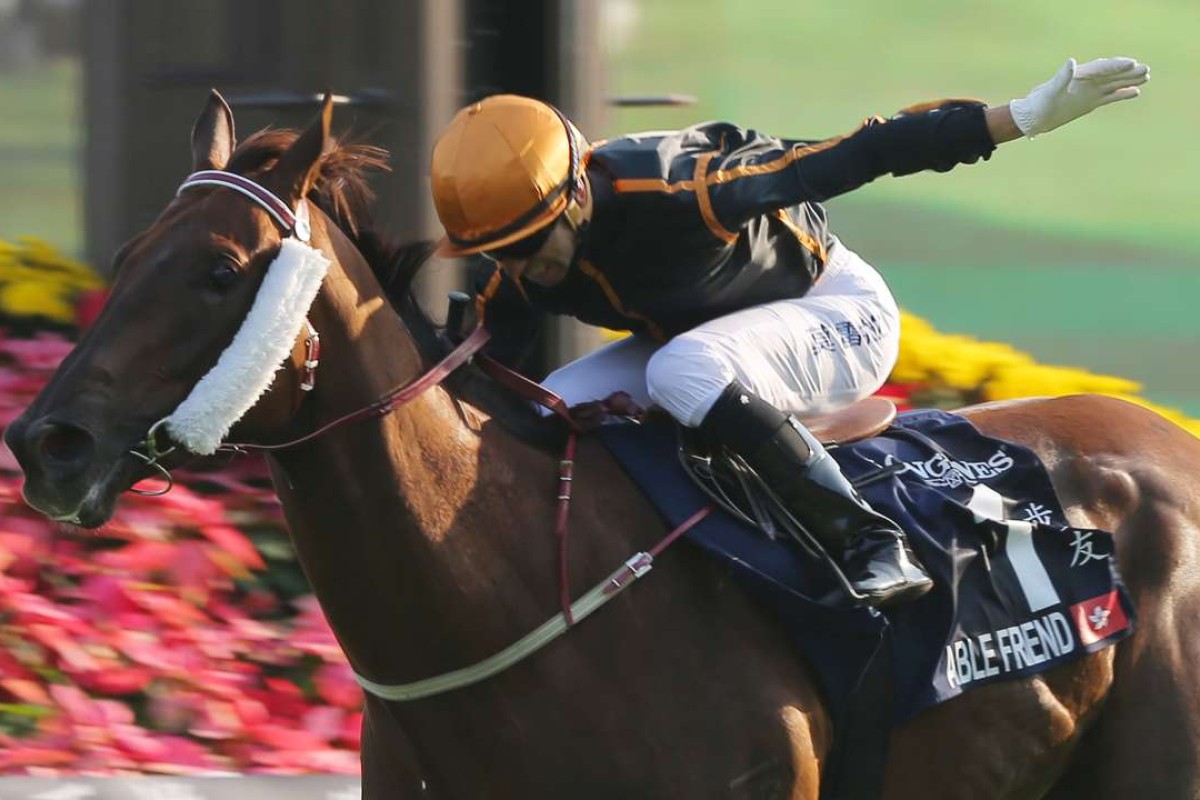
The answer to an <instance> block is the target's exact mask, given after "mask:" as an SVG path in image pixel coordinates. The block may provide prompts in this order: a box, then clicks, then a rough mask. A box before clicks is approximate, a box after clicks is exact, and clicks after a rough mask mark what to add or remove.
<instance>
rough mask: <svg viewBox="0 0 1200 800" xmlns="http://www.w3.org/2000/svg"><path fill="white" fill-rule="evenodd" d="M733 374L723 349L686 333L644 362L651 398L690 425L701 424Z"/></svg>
mask: <svg viewBox="0 0 1200 800" xmlns="http://www.w3.org/2000/svg"><path fill="white" fill-rule="evenodd" d="M734 377H736V373H735V372H734V370H733V365H732V364H730V363H729V360H728V357H727V356H726V355H725V354H724V353H722V352H720V351H718V350H717V349H716V348H713V347H711V346H710V345H708V344H706V343H705V342H704V341H703V340H702V339H698V338H695V337H690V336H688V334H686V333H685V334H682V335H680V336H676V337H675V338H674V339H672V340H671V341H669V342H668V343H667V344H665V345H663V346H662V347H661V348H659V350H658V352H656V353H655V354H654V355H653V356H652V357H651V358H650V362H649V363H648V364H647V365H646V388H647V389H648V390H649V392H650V398H651V399H652V400H653V401H654V402H655V403H656V404H657V405H659V406H661V407H662V408H663V409H665V410H666V411H667V413H669V414H670V415H671V416H673V417H674V418H675V419H677V420H678V421H679V422H681V423H683V424H684V425H687V426H689V427H696V426H697V425H699V424H700V421H701V420H703V419H704V415H705V414H707V413H708V411H709V409H711V408H712V406H713V403H715V402H716V401H717V398H718V397H720V395H721V392H722V390H724V388H725V387H726V386H728V385H729V382H730V381H732V380H733V379H734Z"/></svg>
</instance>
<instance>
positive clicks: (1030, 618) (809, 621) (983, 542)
mask: <svg viewBox="0 0 1200 800" xmlns="http://www.w3.org/2000/svg"><path fill="white" fill-rule="evenodd" d="M599 435H600V437H601V439H602V441H603V442H604V444H605V445H606V446H607V447H608V448H609V450H610V451H611V452H612V453H613V454H614V455H615V456H616V457H617V459H618V460H619V461H620V462H621V464H622V465H623V466H624V468H625V469H626V471H627V472H628V473H629V474H630V475H631V476H632V477H633V479H634V480H636V481H637V482H638V483H639V484H640V485H641V486H642V488H643V490H644V491H645V492H646V493H647V494H648V495H649V496H650V498H651V499H652V500H653V502H654V503H655V504H656V505H657V507H658V509H659V510H660V512H661V513H662V514H663V516H664V517H665V518H666V519H667V521H668V522H669V523H670V524H671V525H672V526H674V525H678V524H679V523H680V522H682V521H683V520H685V519H686V518H688V517H689V516H691V515H692V514H693V513H695V512H696V511H697V510H698V509H700V508H702V507H704V506H705V505H708V504H709V503H710V500H709V499H708V497H707V496H706V495H704V494H703V493H702V492H701V491H700V490H699V489H698V488H697V487H696V486H695V485H694V484H693V483H692V481H691V479H690V478H689V477H688V476H687V475H686V474H685V473H684V471H683V469H682V467H681V466H680V464H679V460H678V456H677V447H678V444H677V438H676V432H675V431H674V429H673V427H672V426H671V425H669V424H666V423H651V424H646V425H632V424H626V425H622V424H617V425H606V426H604V427H602V428H601V429H600V432H599ZM830 452H831V454H832V455H833V456H834V457H835V458H836V459H837V460H838V462H839V463H840V464H841V466H842V469H843V470H844V471H845V473H846V475H847V477H849V478H850V479H851V480H852V481H854V482H855V484H856V485H858V486H859V490H860V491H861V492H862V494H863V496H864V497H865V498H866V499H867V501H868V502H869V503H871V505H872V506H874V507H875V508H876V509H878V510H879V511H880V512H882V513H884V514H887V515H888V516H890V517H891V518H892V519H894V520H896V521H897V522H898V523H899V524H900V525H901V527H903V528H904V530H905V531H907V532H908V534H909V537H910V539H911V541H912V544H913V547H914V548H915V549H916V551H917V554H918V556H919V557H920V559H921V560H922V561H923V562H924V564H925V566H926V567H927V568H928V569H929V571H930V572H931V573H932V574H933V576H934V580H935V581H936V587H935V588H934V590H933V591H932V592H930V593H929V594H928V595H926V596H925V597H923V598H921V599H920V600H917V601H915V602H913V603H909V604H907V605H902V606H899V607H895V608H891V609H888V610H887V612H886V613H881V612H879V611H877V610H875V609H871V608H866V607H851V606H846V605H841V606H831V605H829V604H828V602H826V603H824V604H823V603H820V602H818V601H817V598H826V599H827V598H828V597H829V596H831V595H832V594H834V593H835V592H837V584H836V583H835V582H834V579H833V578H832V576H831V575H830V574H829V573H828V571H827V567H825V566H823V565H821V564H818V563H817V562H816V559H812V558H810V557H809V556H807V555H806V554H805V553H804V552H803V551H802V550H800V548H799V547H798V546H797V545H796V544H795V543H793V542H791V541H790V540H771V539H770V538H768V537H767V536H766V535H765V534H764V533H762V532H761V531H759V530H757V529H755V528H754V527H752V526H750V525H747V524H745V523H743V522H741V521H739V520H735V519H734V518H732V517H731V516H729V515H728V514H725V513H723V512H720V513H714V514H710V515H709V516H708V517H707V518H706V519H705V520H704V521H703V522H701V523H700V524H699V525H698V526H697V527H695V528H693V529H692V530H691V531H690V532H689V533H688V534H687V538H689V539H690V540H691V541H692V542H693V543H695V544H696V545H698V546H700V547H701V548H703V549H704V550H705V551H706V552H708V553H710V554H711V555H713V556H714V557H716V558H718V559H720V560H721V561H722V562H723V563H724V564H726V565H727V568H728V569H729V570H730V572H731V573H732V574H733V575H734V576H735V577H736V578H737V579H738V580H739V582H740V583H742V584H743V585H744V587H745V588H746V589H747V590H748V591H749V592H751V593H752V594H753V595H755V596H756V597H757V598H758V599H759V600H761V601H762V602H763V603H765V604H766V605H767V606H768V607H770V608H771V609H772V610H773V611H774V612H775V614H776V615H777V616H778V619H779V621H780V623H781V624H782V625H783V627H784V629H785V631H786V632H787V634H788V636H790V637H791V638H792V639H793V640H794V641H795V643H796V644H797V645H798V646H799V647H800V648H801V649H802V651H803V652H804V654H805V657H806V658H807V659H808V660H809V661H810V663H811V664H812V665H813V667H814V668H815V669H816V671H817V673H818V675H819V678H820V681H821V683H822V687H823V689H824V691H825V693H826V698H827V700H828V702H829V705H830V711H831V712H832V713H833V715H834V718H835V719H836V718H837V717H838V716H839V714H840V712H841V710H843V709H844V708H846V705H847V701H848V699H849V697H850V694H851V692H853V691H854V689H855V687H856V684H857V682H858V681H859V679H860V677H861V675H862V674H863V672H864V669H865V666H866V665H867V664H868V663H869V662H870V660H871V658H872V656H873V654H874V653H875V652H876V651H877V649H878V648H879V647H880V644H881V642H883V640H884V637H891V641H890V645H891V647H892V649H893V652H894V656H895V658H894V670H895V674H894V676H893V680H894V686H895V698H896V702H895V704H894V710H895V722H896V723H897V724H899V723H901V722H904V721H905V720H907V719H909V718H911V717H912V716H913V715H915V714H916V713H918V712H919V711H921V710H923V709H925V708H928V707H930V706H933V705H936V704H937V703H940V702H943V701H945V700H947V699H949V698H951V697H954V696H956V695H958V694H960V693H961V692H963V691H964V690H966V689H967V688H969V687H971V686H976V685H981V684H984V683H989V682H992V681H998V680H1003V679H1006V678H1012V677H1014V676H1018V675H1028V674H1032V673H1035V672H1039V671H1042V670H1045V669H1048V668H1050V667H1052V666H1054V665H1056V664H1060V663H1063V662H1066V661H1069V660H1071V659H1074V658H1078V657H1080V656H1081V655H1083V654H1084V653H1088V652H1092V651H1094V650H1097V649H1100V648H1102V647H1106V646H1108V645H1110V644H1112V643H1114V642H1116V641H1118V640H1119V639H1121V638H1124V637H1125V636H1127V635H1129V634H1130V633H1131V632H1132V629H1133V621H1134V617H1133V607H1132V605H1131V603H1130V600H1129V597H1128V594H1127V592H1126V591H1125V588H1124V586H1123V585H1122V583H1121V580H1120V577H1119V575H1118V574H1117V569H1116V563H1115V560H1114V559H1112V558H1110V554H1111V553H1112V552H1113V541H1112V536H1111V535H1110V534H1109V533H1107V532H1104V531H1098V530H1085V529H1078V528H1072V527H1070V526H1069V525H1068V523H1067V520H1066V518H1065V516H1064V515H1063V512H1062V509H1061V507H1060V506H1059V503H1058V500H1057V498H1056V497H1055V494H1054V490H1053V487H1052V486H1051V484H1050V478H1049V476H1048V475H1047V474H1046V471H1045V469H1044V468H1043V467H1042V465H1041V463H1040V461H1039V460H1038V458H1037V457H1036V456H1035V455H1034V454H1033V452H1032V451H1030V450H1028V449H1027V448H1024V447H1021V446H1018V445H1014V444H1012V443H1009V442H1002V441H999V440H997V439H991V438H988V437H986V436H984V435H982V434H981V433H979V431H977V430H976V429H975V427H974V426H973V425H971V423H970V422H968V421H967V420H966V419H965V418H963V417H961V416H957V415H954V414H950V413H946V412H941V411H918V412H911V413H907V414H902V415H901V416H899V417H898V418H897V419H896V422H895V423H894V424H893V426H892V427H891V428H889V429H888V430H887V431H885V432H884V434H883V435H881V436H878V437H876V438H873V439H868V440H865V441H862V442H855V443H853V444H849V445H843V446H840V447H836V448H833V449H831V450H830Z"/></svg>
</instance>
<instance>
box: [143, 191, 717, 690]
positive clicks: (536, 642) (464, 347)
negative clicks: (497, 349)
mask: <svg viewBox="0 0 1200 800" xmlns="http://www.w3.org/2000/svg"><path fill="white" fill-rule="evenodd" d="M196 186H218V187H224V188H227V189H232V190H234V191H236V192H238V193H240V194H242V195H243V196H245V197H247V198H249V199H250V200H251V201H253V202H254V203H256V204H257V205H259V206H261V207H262V208H263V209H265V210H266V211H267V212H268V213H269V214H270V215H271V217H272V218H273V219H274V220H275V221H276V222H277V223H278V224H279V226H280V227H281V228H282V230H283V231H284V233H286V234H288V235H291V236H295V237H296V238H297V239H299V240H300V241H302V242H305V243H307V242H308V240H309V237H310V235H311V228H310V226H309V220H308V208H307V202H306V201H305V200H303V199H301V200H300V203H299V205H298V206H297V209H296V211H295V212H293V211H292V209H291V208H289V207H288V205H287V204H286V203H285V202H283V201H282V200H281V199H280V198H278V197H277V196H276V195H274V194H273V193H272V192H270V191H269V190H267V189H266V188H264V187H262V186H261V185H259V184H258V183H255V182H254V181H252V180H250V179H249V178H246V177H245V176H242V175H237V174H234V173H230V172H224V171H220V170H204V171H201V172H196V173H193V174H192V175H190V176H189V177H188V178H187V179H186V180H184V182H183V183H182V184H181V185H180V187H179V190H178V192H177V193H176V194H179V193H182V192H183V191H184V190H185V189H188V188H192V187H196ZM305 324H306V325H307V339H306V356H305V360H304V374H303V379H302V382H301V387H300V388H301V389H302V390H303V391H309V390H311V389H312V388H313V386H314V385H315V380H316V369H317V366H318V363H319V348H320V335H319V334H318V333H317V330H316V329H315V328H314V327H313V325H312V323H311V322H310V321H309V320H307V319H306V320H305ZM489 338H490V334H489V332H488V331H487V329H486V328H484V327H483V326H482V325H480V326H478V327H477V328H475V330H474V331H473V332H472V333H471V334H470V335H469V336H468V337H467V338H466V339H464V340H463V341H462V342H461V343H460V344H459V345H458V346H457V347H455V348H454V349H453V350H452V351H451V352H450V353H449V354H448V355H446V356H445V357H444V358H443V359H442V360H441V361H439V362H438V363H437V364H435V365H434V366H433V367H432V368H430V369H429V370H428V371H427V372H425V373H424V374H423V375H420V376H419V377H417V378H416V379H414V380H413V381H411V382H409V383H407V384H404V385H402V386H398V387H396V388H395V389H392V390H391V391H389V392H387V393H385V394H383V395H382V396H380V397H379V398H378V399H376V400H375V401H374V402H372V403H370V404H369V405H367V406H364V407H363V408H360V409H358V410H356V411H352V412H350V413H348V414H345V415H343V416H341V417H338V418H337V419H334V420H333V421H331V422H328V423H326V424H325V425H322V426H321V427H319V428H317V429H315V430H313V431H310V432H309V433H306V434H304V435H303V436H300V437H298V438H295V439H292V440H290V441H286V442H281V443H276V444H222V445H221V446H220V447H219V448H218V449H219V450H222V451H225V452H239V453H240V452H252V451H253V452H271V451H278V450H283V449H286V448H290V447H294V446H296V445H299V444H302V443H304V442H308V441H311V440H313V439H316V438H318V437H320V436H323V435H324V434H326V433H328V432H329V431H331V430H333V429H334V428H338V427H341V426H342V425H346V424H349V423H351V422H356V421H359V420H364V419H371V418H377V417H382V416H385V415H387V414H389V413H391V412H392V411H394V410H395V409H396V408H399V407H400V406H402V405H404V404H405V403H408V402H410V401H412V400H413V399H415V398H416V397H418V396H419V395H421V394H422V393H423V392H425V391H426V390H428V389H430V388H432V387H434V386H437V385H438V384H439V383H441V382H442V381H443V380H445V378H446V377H447V376H449V375H450V374H451V373H453V372H454V371H455V370H457V369H458V368H459V367H461V366H463V365H464V364H467V363H469V362H472V361H474V362H475V363H476V364H477V365H478V366H479V367H480V368H481V369H483V370H484V371H485V372H487V373H488V374H489V375H490V376H491V377H492V378H493V379H495V380H497V381H498V382H499V383H501V384H503V385H505V386H507V387H508V388H510V389H511V390H513V391H515V392H517V393H518V394H519V395H521V396H522V397H524V398H525V399H527V400H531V401H533V402H536V403H538V404H540V405H542V406H544V407H545V408H547V409H548V410H550V411H551V412H552V413H554V414H555V415H557V416H558V417H560V418H561V419H563V420H564V421H565V422H566V423H567V425H568V426H569V428H570V433H569V434H568V437H567V444H566V449H565V452H564V453H563V457H562V459H561V460H560V461H559V476H558V478H559V488H558V496H557V500H558V507H557V513H556V515H555V536H556V538H557V540H558V548H559V558H558V562H559V564H558V566H559V586H560V593H559V605H560V607H561V613H559V614H556V615H555V616H553V617H551V618H550V619H549V620H547V621H546V622H545V623H543V624H542V625H541V626H539V627H538V628H536V629H535V630H533V631H532V632H530V633H529V634H527V635H526V636H524V637H522V638H521V639H519V640H518V641H516V642H515V643H513V644H512V645H510V646H509V647H507V648H505V649H504V650H501V651H500V652H498V653H496V654H494V655H493V656H491V657H490V658H487V659H484V660H483V661H480V662H478V663H476V664H473V665H471V666H468V667H464V668H462V669H458V670H454V671H452V672H448V673H445V674H442V675H438V676H435V677H433V678H427V679H425V680H421V681H416V682H413V683H406V684H385V683H377V682H375V681H371V680H369V679H367V678H365V677H363V676H362V675H359V674H358V673H357V671H356V672H355V673H354V677H355V679H356V680H357V681H358V683H359V685H360V686H362V688H363V689H364V690H365V691H368V692H370V693H371V694H374V695H376V696H377V697H380V698H382V699H385V700H392V701H402V700H416V699H419V698H423V697H430V696H432V695H435V694H441V693H443V692H447V691H451V690H453V689H457V688H460V687H463V686H469V685H471V684H474V683H478V682H479V681H482V680H484V679H486V678H489V677H491V676H493V675H495V674H497V673H498V672H501V671H503V670H505V669H507V668H508V667H510V666H512V665H513V664H516V663H517V662H519V661H521V660H522V659H524V658H526V657H527V656H529V655H531V654H532V653H534V652H535V651H537V650H539V649H541V648H542V647H545V646H546V645H547V644H549V643H550V642H552V641H553V640H554V639H556V638H558V637H559V636H561V635H562V634H563V633H565V632H566V631H567V630H569V629H570V628H571V627H572V626H574V625H575V624H577V623H578V622H580V621H582V620H583V619H584V618H585V617H587V616H589V615H590V614H592V613H593V612H595V611H596V610H597V609H598V608H600V607H601V606H603V605H604V604H605V603H607V602H608V601H609V600H611V599H612V598H613V597H615V596H616V595H617V594H619V593H620V592H621V591H623V590H624V589H626V588H628V587H629V586H631V585H632V584H633V583H634V582H636V581H637V580H638V579H639V578H641V577H642V576H643V575H645V574H646V573H647V572H649V571H650V569H651V567H652V566H653V562H654V559H655V557H656V556H658V555H659V554H660V553H662V551H664V550H665V549H666V548H667V547H668V546H670V545H671V544H672V543H673V542H674V541H675V540H676V539H678V538H679V537H681V536H682V535H683V534H684V533H686V532H687V531H688V530H690V529H691V528H693V527H694V526H695V525H696V524H698V523H699V522H700V521H701V520H703V519H704V518H705V517H707V516H708V514H709V513H710V512H712V510H713V506H711V505H710V506H705V507H704V508H701V509H700V510H699V511H697V512H696V513H695V514H693V515H692V516H691V517H689V518H688V519H687V520H685V521H684V522H683V523H682V524H680V525H679V526H678V527H676V528H675V529H674V530H672V531H671V532H670V533H668V534H667V535H666V536H665V537H664V538H663V539H661V540H660V541H659V542H658V543H657V544H655V545H654V546H653V547H651V548H650V549H649V550H646V551H643V552H639V553H635V554H634V555H633V556H631V557H630V558H629V559H627V560H626V561H625V562H624V563H623V564H621V566H620V567H618V568H617V569H616V570H615V571H614V572H612V573H611V574H610V575H608V576H607V577H606V578H605V579H604V580H603V581H601V582H600V583H599V584H597V585H596V586H594V587H593V588H592V589H591V590H589V591H588V592H587V593H585V594H584V595H583V596H582V597H580V598H579V599H578V600H575V601H572V597H571V589H570V584H569V578H568V574H569V572H568V568H567V567H568V563H567V562H568V559H567V521H568V516H569V510H570V503H571V487H572V485H573V480H574V474H573V473H574V464H575V450H576V444H577V441H578V437H579V434H580V433H581V428H580V426H579V424H578V423H577V421H576V420H575V419H574V418H573V417H572V415H571V413H570V411H569V410H568V408H567V406H566V403H565V402H564V401H563V399H562V398H561V397H559V396H558V395H556V394H555V393H554V392H552V391H550V390H549V389H546V388H545V387H544V386H541V385H540V384H537V383H535V382H533V381H530V380H528V379H527V378H525V377H524V376H522V375H520V374H518V373H516V372H514V371H513V370H510V369H508V368H507V367H505V366H503V365H502V364H500V363H499V362H497V361H495V360H493V359H491V358H489V357H488V356H485V355H483V354H482V353H480V350H481V349H482V348H483V346H484V345H485V344H486V343H487V341H488V339H489ZM165 421H166V420H165V419H163V420H159V421H158V422H156V423H155V424H154V425H153V426H151V428H150V430H149V431H148V432H147V434H146V439H145V441H144V442H143V444H142V447H143V448H145V450H146V452H145V453H142V452H140V451H139V450H136V449H135V450H131V451H130V453H132V454H133V455H134V456H136V457H137V458H138V459H140V460H141V461H143V462H145V464H146V465H147V466H149V467H153V468H154V469H155V470H156V471H157V472H158V473H159V474H160V475H161V476H163V477H164V478H165V479H166V481H167V486H166V488H164V489H162V490H155V491H145V490H137V489H131V491H134V492H136V493H138V494H144V495H150V496H155V495H161V494H166V493H167V492H168V491H170V489H171V487H172V486H173V485H174V483H173V480H172V478H171V474H170V472H168V471H167V469H166V468H165V467H164V466H163V465H162V464H161V463H159V462H160V459H162V458H163V457H165V456H167V455H169V454H170V453H172V452H174V451H175V449H176V448H175V447H174V446H170V447H168V448H166V449H160V447H159V445H158V443H157V439H156V435H157V432H158V430H159V428H160V427H161V426H162V425H163V424H164V423H165Z"/></svg>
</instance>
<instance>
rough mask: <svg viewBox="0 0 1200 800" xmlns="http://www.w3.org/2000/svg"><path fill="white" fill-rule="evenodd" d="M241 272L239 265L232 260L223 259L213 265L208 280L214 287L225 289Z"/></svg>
mask: <svg viewBox="0 0 1200 800" xmlns="http://www.w3.org/2000/svg"><path fill="white" fill-rule="evenodd" d="M239 274H240V273H239V272H238V270H237V265H235V264H234V263H233V262H231V261H227V260H225V259H222V260H220V261H218V262H217V265H216V266H215V267H213V269H212V272H210V273H209V275H208V280H209V282H210V283H211V284H212V286H213V288H214V289H217V290H222V291H223V290H225V289H228V288H229V287H230V286H232V285H233V284H234V282H235V281H236V280H237V279H238V276H239Z"/></svg>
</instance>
